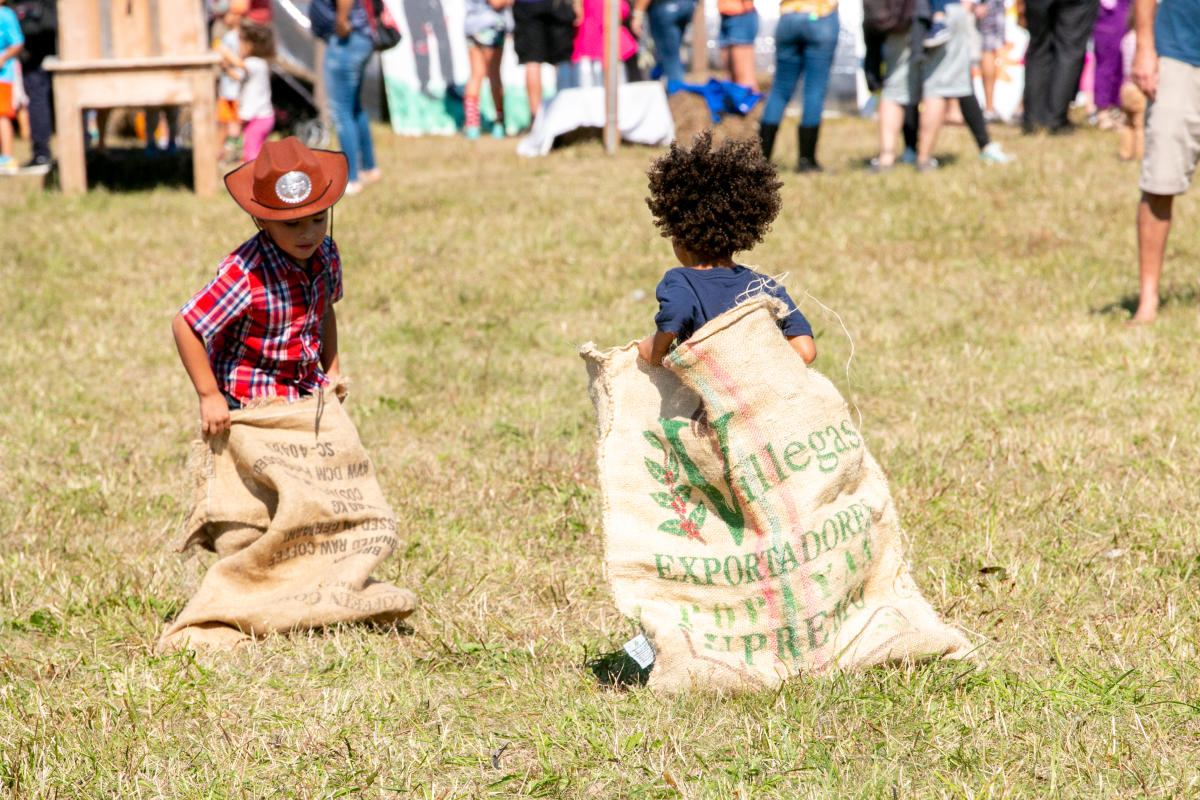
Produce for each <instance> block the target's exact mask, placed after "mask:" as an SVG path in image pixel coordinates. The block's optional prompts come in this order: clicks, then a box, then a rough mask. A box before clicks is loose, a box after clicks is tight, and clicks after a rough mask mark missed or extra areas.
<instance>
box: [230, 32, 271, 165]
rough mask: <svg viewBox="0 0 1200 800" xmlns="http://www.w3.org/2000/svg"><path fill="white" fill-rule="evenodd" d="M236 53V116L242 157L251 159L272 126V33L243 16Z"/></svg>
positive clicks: (255, 154) (244, 159) (260, 147)
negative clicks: (239, 80) (238, 76)
mask: <svg viewBox="0 0 1200 800" xmlns="http://www.w3.org/2000/svg"><path fill="white" fill-rule="evenodd" d="M238 55H239V56H240V61H241V63H240V64H237V65H236V66H237V67H239V68H240V69H241V70H242V86H241V91H240V92H239V93H238V119H240V120H241V121H242V160H243V161H253V160H254V159H256V158H258V151H259V150H261V149H262V146H263V142H265V141H266V140H267V137H268V136H269V135H270V134H271V131H272V130H274V129H275V107H274V106H272V105H271V65H270V64H269V63H268V61H269V60H270V59H272V58H274V57H275V34H274V33H273V32H272V31H271V29H270V28H268V27H267V26H266V25H260V24H259V23H257V22H251V21H250V20H248V19H243V20H242V23H241V25H240V26H238Z"/></svg>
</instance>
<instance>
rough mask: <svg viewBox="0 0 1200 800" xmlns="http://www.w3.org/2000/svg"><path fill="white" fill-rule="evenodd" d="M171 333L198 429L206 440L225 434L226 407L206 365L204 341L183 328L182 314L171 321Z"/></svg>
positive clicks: (189, 328) (214, 379)
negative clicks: (196, 402) (194, 399)
mask: <svg viewBox="0 0 1200 800" xmlns="http://www.w3.org/2000/svg"><path fill="white" fill-rule="evenodd" d="M171 333H172V334H173V335H174V337H175V347H176V349H178V350H179V360H180V361H182V362H183V368H184V369H186V370H187V374H188V377H189V378H191V379H192V386H194V387H196V394H197V395H198V396H199V398H200V429H201V430H202V431H203V432H204V434H205V435H206V436H217V435H219V434H222V433H224V432H225V431H227V430H229V405H228V404H227V403H226V402H225V396H224V395H222V394H221V389H220V387H219V386H217V376H216V375H214V374H213V371H212V365H211V364H209V363H208V352H207V351H206V350H205V349H204V340H203V339H201V338H200V335H199V334H197V333H196V332H195V331H194V330H192V326H190V325H188V324H187V320H185V319H184V318H183V314H176V315H175V319H173V320H171Z"/></svg>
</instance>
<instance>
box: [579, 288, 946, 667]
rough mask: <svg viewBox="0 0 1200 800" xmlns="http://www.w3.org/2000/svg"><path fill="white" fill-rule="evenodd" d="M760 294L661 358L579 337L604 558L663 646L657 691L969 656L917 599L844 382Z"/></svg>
mask: <svg viewBox="0 0 1200 800" xmlns="http://www.w3.org/2000/svg"><path fill="white" fill-rule="evenodd" d="M782 310H783V307H782V304H779V303H778V301H775V300H773V299H770V298H760V299H755V300H752V301H750V302H747V303H744V304H742V305H740V306H738V307H737V308H735V309H733V310H731V311H728V312H726V313H725V314H722V315H721V316H720V317H717V318H716V319H714V320H712V321H710V322H709V323H708V324H707V325H705V326H704V327H703V328H701V329H700V330H699V331H697V332H696V334H695V335H694V336H693V337H692V338H691V339H689V340H688V341H687V342H686V343H685V344H683V345H681V346H680V347H678V348H677V349H676V350H675V351H674V352H673V353H672V354H671V355H670V356H668V358H667V360H666V361H665V362H664V363H665V365H666V366H667V369H661V368H656V367H651V366H649V365H648V364H647V363H646V362H644V361H641V360H640V359H638V357H637V348H636V346H635V345H633V344H630V345H627V346H625V347H622V348H615V349H612V350H608V351H605V352H600V351H599V350H597V349H596V348H595V346H593V345H592V344H590V343H589V344H587V345H584V347H583V349H582V351H581V355H582V356H583V357H584V359H585V360H586V361H587V363H588V372H589V375H590V386H589V390H590V393H591V396H592V401H593V403H594V404H595V406H596V413H597V417H598V420H599V423H598V427H599V445H598V451H599V452H598V456H599V463H600V487H601V491H602V495H603V517H604V518H603V524H604V534H605V567H606V572H607V575H608V579H609V582H610V584H611V586H612V591H613V595H614V597H615V599H616V602H617V606H618V608H619V609H620V610H621V611H622V612H623V613H625V614H627V615H629V616H631V617H633V618H636V619H640V621H641V624H642V626H643V627H644V628H645V630H646V633H647V635H648V636H649V637H650V639H651V641H652V642H653V644H654V647H655V650H656V651H657V658H656V660H655V662H654V667H653V669H652V671H651V673H650V684H651V686H652V687H657V688H663V689H668V690H679V689H686V688H691V687H710V688H717V689H729V690H741V689H754V688H764V687H770V686H774V685H777V684H778V683H779V682H780V681H781V680H783V679H785V678H787V677H789V676H793V675H797V674H802V673H818V672H821V671H823V670H827V669H829V668H831V667H840V668H854V667H866V666H871V665H875V664H881V663H885V662H890V661H902V660H909V659H922V658H927V657H934V656H950V657H961V656H963V655H965V654H966V653H967V652H968V645H967V642H966V640H965V639H964V638H963V636H962V635H960V634H959V633H958V632H957V631H955V630H954V629H952V628H950V627H949V626H947V625H945V624H944V623H943V622H941V620H940V619H939V618H938V615H937V614H936V613H935V612H934V611H933V609H932V608H931V607H930V606H929V604H928V603H927V602H926V601H925V599H924V598H923V597H922V596H921V593H920V591H919V590H918V589H917V587H916V584H915V583H914V582H913V580H912V577H911V576H910V575H909V571H908V567H907V565H906V564H905V562H904V559H903V541H902V534H901V531H900V525H899V522H898V520H897V517H896V511H895V508H894V506H893V504H892V498H891V494H890V493H889V491H888V487H887V481H886V480H885V479H884V476H883V473H882V472H881V471H880V469H879V466H878V465H877V464H876V463H875V461H874V459H872V458H871V456H870V455H869V454H868V453H867V450H866V446H865V444H864V442H863V438H862V435H861V434H860V433H859V432H858V430H857V429H856V428H855V426H854V424H853V422H852V421H851V419H850V414H849V410H848V408H847V406H846V403H845V401H843V400H842V397H841V395H840V394H839V393H838V391H837V389H836V388H835V387H834V386H833V384H832V383H830V382H829V380H828V379H826V378H825V377H824V376H822V375H820V374H819V373H818V372H816V370H813V369H809V368H807V367H806V366H805V365H804V362H803V361H802V360H801V359H800V358H799V357H798V356H797V355H796V354H795V353H794V352H793V351H792V349H791V347H790V346H789V345H788V344H787V341H786V340H785V339H784V338H783V337H782V336H780V334H779V329H778V327H777V326H776V324H775V316H774V315H775V314H776V313H780V312H782Z"/></svg>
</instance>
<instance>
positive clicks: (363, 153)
mask: <svg viewBox="0 0 1200 800" xmlns="http://www.w3.org/2000/svg"><path fill="white" fill-rule="evenodd" d="M356 12H360V13H356ZM337 14H338V20H337V35H336V36H330V37H329V43H328V46H327V47H326V48H325V91H326V93H327V94H328V95H329V113H330V116H332V117H333V127H334V128H335V129H336V130H337V136H338V144H339V145H340V146H341V148H342V152H343V153H345V154H346V161H347V162H348V164H349V175H348V180H349V182H348V183H347V184H346V194H357V193H358V192H361V191H362V183H363V181H367V182H370V183H374V182H375V181H377V180H379V177H380V175H379V170H378V169H377V168H376V167H375V147H374V144H373V143H372V141H371V128H370V125H369V123H368V120H367V112H366V111H364V110H363V105H362V86H363V76H364V75H365V74H366V71H367V62H368V61H369V60H370V58H371V53H372V52H373V46H372V43H371V34H370V27H369V26H370V23H369V22H368V20H367V16H366V12H365V10H364V9H363V8H362V6H361V4H360V3H359V2H356V0H337Z"/></svg>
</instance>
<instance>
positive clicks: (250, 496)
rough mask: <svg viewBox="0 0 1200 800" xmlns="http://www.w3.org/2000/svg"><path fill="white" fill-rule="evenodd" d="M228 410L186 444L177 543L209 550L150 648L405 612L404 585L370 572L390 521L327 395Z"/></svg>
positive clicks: (382, 551) (409, 601)
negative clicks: (189, 449)
mask: <svg viewBox="0 0 1200 800" xmlns="http://www.w3.org/2000/svg"><path fill="white" fill-rule="evenodd" d="M230 416H231V418H232V425H231V429H230V431H229V433H227V434H225V435H223V436H220V437H217V438H214V439H210V440H208V441H197V442H194V443H193V455H192V459H191V464H190V465H189V469H190V470H191V475H192V510H191V513H190V514H189V516H188V519H187V522H186V523H185V526H184V533H185V536H186V540H185V542H184V544H183V547H182V548H181V549H188V548H191V547H203V548H205V549H208V550H213V551H215V552H216V554H217V556H218V559H217V561H216V562H215V563H214V564H213V565H212V566H211V567H210V568H209V569H208V571H207V572H206V573H205V575H204V578H203V580H202V581H201V583H200V587H199V589H197V591H196V593H195V595H194V596H193V597H192V599H191V600H190V601H189V602H188V604H187V606H186V607H185V608H184V609H183V611H181V612H180V613H179V615H178V616H177V617H176V618H175V619H174V620H172V621H171V623H170V624H169V625H168V626H167V628H166V630H165V631H164V632H163V635H162V638H161V639H160V640H159V649H161V650H166V649H172V648H175V647H180V646H191V647H197V648H199V647H208V648H213V649H228V648H232V647H236V646H238V645H239V644H242V643H245V642H248V641H250V640H251V638H252V637H256V636H262V635H264V634H268V633H285V632H288V631H294V630H300V629H304V628H317V627H321V626H324V625H331V624H335V623H342V622H373V623H390V622H396V621H399V620H402V619H404V618H405V617H407V616H408V615H409V614H411V613H412V612H413V611H414V610H415V609H416V606H417V599H416V596H415V595H414V594H413V593H412V592H410V591H408V590H407V589H401V588H399V587H396V586H393V585H391V584H389V583H382V582H380V581H376V580H373V579H372V578H371V572H372V571H373V570H374V569H375V568H376V567H377V566H378V565H379V564H380V562H382V561H383V560H384V559H386V558H387V557H388V556H390V555H391V554H392V552H393V551H394V550H395V549H396V547H397V545H398V531H397V529H396V519H395V517H394V516H393V514H392V510H391V507H390V506H389V505H388V502H387V500H386V499H385V498H384V496H383V492H382V490H381V489H380V488H379V483H378V482H377V481H376V479H375V468H374V466H373V465H372V464H371V460H370V458H369V457H368V456H367V453H366V451H365V450H364V449H363V446H362V443H361V442H360V441H359V438H358V431H357V430H356V429H355V427H354V423H353V422H351V420H350V418H349V417H348V416H347V415H346V412H345V410H344V409H343V407H342V404H341V403H340V402H339V401H338V399H337V398H336V397H335V396H334V395H333V393H331V392H325V393H322V394H317V395H314V396H312V397H309V398H306V399H303V400H300V401H297V402H293V403H286V402H278V403H271V404H268V405H263V406H259V407H256V408H247V409H241V410H237V411H233V412H231V414H230Z"/></svg>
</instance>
